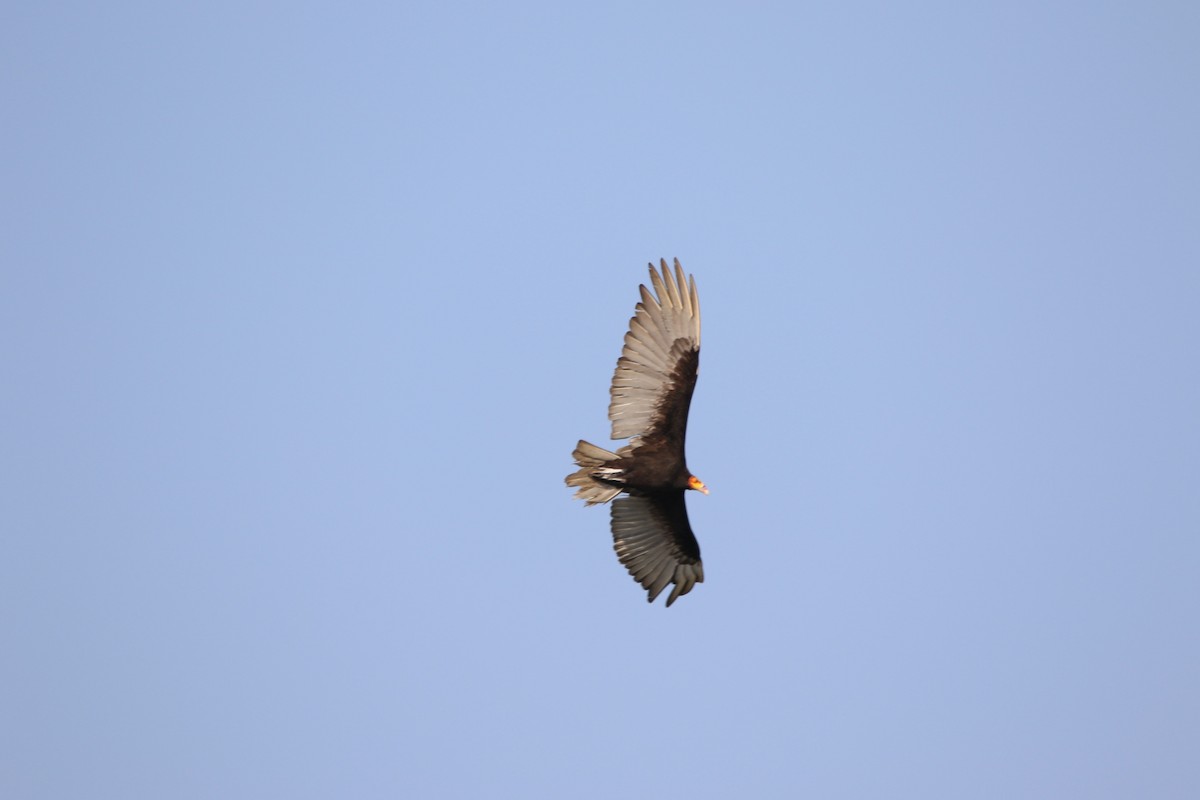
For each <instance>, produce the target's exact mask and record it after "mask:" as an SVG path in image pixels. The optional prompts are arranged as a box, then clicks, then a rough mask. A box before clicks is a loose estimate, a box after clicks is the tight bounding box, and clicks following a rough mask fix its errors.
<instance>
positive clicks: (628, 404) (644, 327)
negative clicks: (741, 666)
mask: <svg viewBox="0 0 1200 800" xmlns="http://www.w3.org/2000/svg"><path fill="white" fill-rule="evenodd" d="M660 264H661V267H662V270H661V274H660V272H659V271H658V270H656V269H655V268H654V265H653V264H650V283H651V285H653V287H654V291H653V293H651V291H650V290H649V289H647V288H646V287H645V286H644V285H643V286H640V287H638V288H639V289H640V290H641V293H642V301H641V302H640V303H638V304H637V307H636V309H635V311H634V315H633V318H632V319H631V320H629V332H628V333H626V334H625V346H624V348H622V350H621V357H620V359H618V360H617V371H616V373H615V374H614V375H613V380H612V388H611V389H610V390H609V394H610V395H611V396H612V402H611V403H610V404H609V406H608V418H609V419H610V420H611V421H612V438H614V439H629V443H628V444H626V445H625V446H623V447H621V448H619V449H618V450H617V452H615V453H613V452H610V451H608V450H605V449H604V448H602V447H597V446H596V445H594V444H591V443H590V442H585V441H583V440H580V442H579V444H578V445H577V446H576V448H575V452H574V453H573V454H572V455H573V456H574V458H575V463H576V464H577V465H578V466H579V470H578V471H576V472H572V473H571V474H570V475H568V476H567V479H566V482H567V485H568V486H571V487H575V488H576V489H577V490H578V491H576V492H575V496H576V497H578V498H580V499H581V500H583V501H584V502H585V503H586V504H587V505H589V506H591V505H596V504H598V503H607V502H608V501H610V500H612V501H613V503H612V506H611V508H612V535H613V549H614V550H616V552H617V558H618V559H620V561H621V563H622V564H623V565H625V568H626V569H627V570H629V574H630V575H632V576H633V579H634V580H635V581H637V582H638V583H640V584H641V585H642V588H644V589H645V590H646V591H647V593H648V595H649V596H648V600H649V602H651V603H653V602H654V600H655V598H657V597H658V595H659V594H660V593H661V592H662V590H663V589H665V588H666V587H667V585H668V584H674V585H673V587H672V589H671V594H670V596H669V597H668V598H667V605H668V606H670V605H671V604H672V603H674V602H675V600H676V599H677V598H679V597H680V596H681V595H685V594H687V593H688V592H690V591H691V590H692V587H693V586H695V585H696V584H697V583H702V582H703V581H704V565H703V564H702V563H701V561H700V544H699V543H698V542H697V541H696V537H695V535H693V534H692V526H691V525H690V524H689V523H688V515H687V506H686V505H685V504H684V500H683V493H684V492H685V491H686V490H688V489H694V490H696V491H699V492H703V493H704V494H708V488H707V487H705V485H704V484H703V483H702V482H701V481H700V479H699V478H697V477H696V476H695V475H693V474H692V473H691V472H690V471H689V470H688V468H687V461H686V459H685V458H684V449H683V443H684V438H685V436H686V434H687V419H688V408H689V406H690V405H691V402H692V391H693V390H694V389H695V388H696V375H697V371H698V369H699V365H700V299H699V297H698V296H697V295H696V279H695V278H694V277H692V276H690V275H689V276H687V277H686V279H685V276H684V273H683V267H681V266H679V259H675V270H674V275H672V274H671V270H670V268H668V267H667V262H666V260H665V259H663V260H662V261H660ZM618 495H621V496H620V497H618ZM614 498H616V499H615V500H614Z"/></svg>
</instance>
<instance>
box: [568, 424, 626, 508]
mask: <svg viewBox="0 0 1200 800" xmlns="http://www.w3.org/2000/svg"><path fill="white" fill-rule="evenodd" d="M571 455H572V456H574V457H575V463H576V464H578V465H579V466H580V467H582V469H580V470H579V471H578V472H572V473H571V474H570V475H568V476H567V486H574V487H576V488H577V489H578V491H577V492H575V496H576V497H578V498H579V499H580V500H583V501H584V502H585V503H587V504H588V505H589V506H594V505H596V504H597V503H607V502H608V501H609V500H612V499H613V498H614V497H616V496H617V495H619V494H620V493H621V487H620V486H613V485H612V484H611V483H606V482H604V481H602V480H599V479H598V478H597V477H596V473H599V474H601V475H603V474H604V473H605V472H608V473H609V475H610V476H611V477H613V478H617V477H618V476H619V475H620V471H619V470H617V469H615V468H613V467H605V466H604V465H605V464H607V463H609V462H610V461H616V460H617V459H619V458H620V457H621V456H619V455H617V454H616V453H611V452H609V451H608V450H605V449H604V448H603V447H596V445H594V444H592V443H591V442H585V441H583V440H582V439H580V440H579V444H578V445H576V446H575V452H574V453H572V454H571Z"/></svg>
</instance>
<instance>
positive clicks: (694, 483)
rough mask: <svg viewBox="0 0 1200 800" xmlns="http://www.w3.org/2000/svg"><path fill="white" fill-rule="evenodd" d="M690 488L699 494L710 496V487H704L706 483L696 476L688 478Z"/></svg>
mask: <svg viewBox="0 0 1200 800" xmlns="http://www.w3.org/2000/svg"><path fill="white" fill-rule="evenodd" d="M688 488H689V489H695V490H696V491H697V492H701V493H703V494H708V487H707V486H705V485H704V481H702V480H700V479H699V478H697V477H696V476H695V475H689V476H688Z"/></svg>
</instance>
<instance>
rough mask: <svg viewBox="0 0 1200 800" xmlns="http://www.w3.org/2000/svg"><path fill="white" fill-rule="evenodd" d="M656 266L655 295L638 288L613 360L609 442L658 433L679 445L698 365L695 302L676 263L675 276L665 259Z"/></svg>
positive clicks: (692, 282)
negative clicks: (622, 341) (639, 299)
mask: <svg viewBox="0 0 1200 800" xmlns="http://www.w3.org/2000/svg"><path fill="white" fill-rule="evenodd" d="M660 263H661V265H662V274H661V275H660V274H659V273H658V270H656V269H655V268H654V265H653V264H651V265H650V282H651V284H653V286H654V294H651V292H650V290H649V289H647V288H646V287H645V286H644V285H643V286H640V287H638V288H640V289H641V292H642V302H640V303H638V304H637V308H636V310H635V313H634V315H633V318H632V319H631V320H629V332H628V333H626V334H625V347H624V348H623V349H622V350H621V358H620V359H618V360H617V371H616V373H615V374H614V375H613V381H612V388H611V389H610V390H609V392H610V394H611V395H612V402H611V403H610V404H609V406H608V418H609V419H610V420H612V438H614V439H628V438H630V437H632V436H644V435H645V434H647V433H651V432H661V433H665V434H667V435H668V436H669V437H670V438H672V439H677V444H678V445H679V446H680V447H682V445H683V437H684V434H685V432H686V430H687V414H688V407H689V405H690V404H691V402H692V390H693V389H694V388H695V386H696V374H697V370H698V368H699V364H700V298H699V297H698V296H697V294H696V279H695V278H693V277H691V276H687V277H686V278H685V277H684V274H683V267H681V266H679V259H675V274H674V276H672V274H671V270H670V269H669V268H668V267H667V262H666V260H665V259H663V260H662V261H661V262H660Z"/></svg>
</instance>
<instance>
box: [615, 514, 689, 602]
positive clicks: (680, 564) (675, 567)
mask: <svg viewBox="0 0 1200 800" xmlns="http://www.w3.org/2000/svg"><path fill="white" fill-rule="evenodd" d="M612 534H613V549H614V550H616V551H617V558H619V559H620V560H621V563H622V564H624V565H625V569H627V570H629V574H630V575H632V576H633V579H634V580H635V581H637V582H638V583H640V584H641V585H642V588H644V589H645V590H646V591H647V592H648V593H649V597H648V599H649V602H651V603H653V602H654V598H656V597H658V595H659V593H660V592H661V591H662V590H663V589H665V588H666V586H667V584H668V583H673V584H675V586H674V588H672V589H671V595H670V597H668V598H667V605H668V606H670V605H671V604H672V603H674V602H675V599H676V598H677V597H679V596H680V595H685V594H687V593H688V592H690V591H691V590H692V587H693V586H695V585H696V584H697V583H703V582H704V564H703V563H702V562H701V561H700V544H699V543H698V542H697V541H696V537H695V536H694V535H692V526H691V525H690V524H689V523H688V516H687V506H686V505H684V501H683V492H682V491H677V492H663V493H662V494H656V495H652V496H645V497H642V496H636V495H634V496H627V497H619V498H617V499H616V500H614V501H613V503H612Z"/></svg>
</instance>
